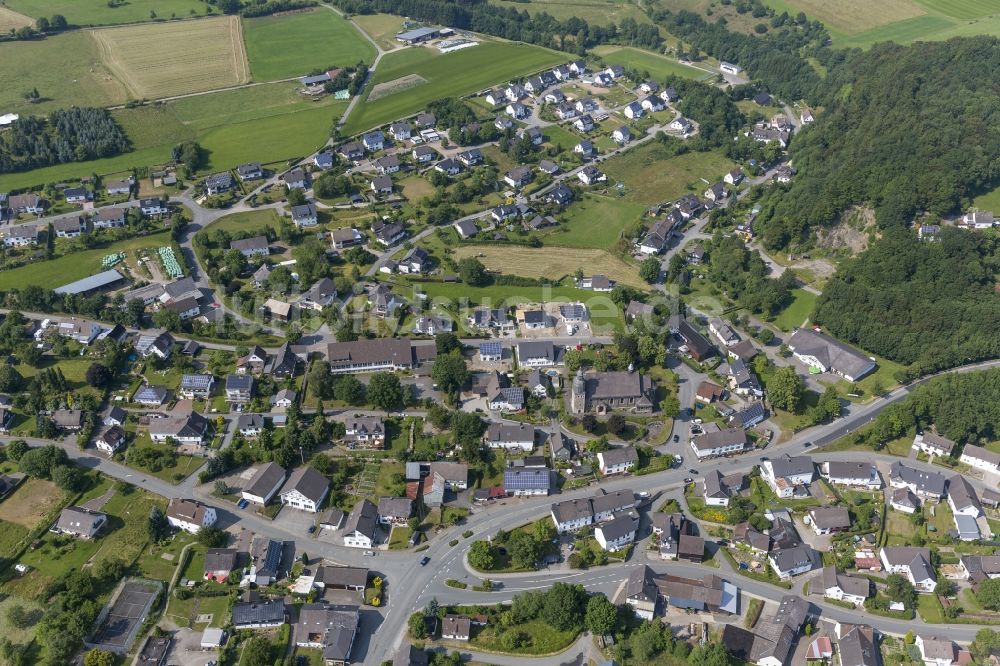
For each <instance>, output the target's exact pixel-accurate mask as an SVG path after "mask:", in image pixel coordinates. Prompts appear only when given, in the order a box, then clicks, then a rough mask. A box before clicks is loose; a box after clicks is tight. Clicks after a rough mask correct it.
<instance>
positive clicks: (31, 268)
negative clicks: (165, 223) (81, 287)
mask: <svg viewBox="0 0 1000 666" xmlns="http://www.w3.org/2000/svg"><path fill="white" fill-rule="evenodd" d="M169 244H170V234H169V232H167V231H163V232H159V233H155V234H149V235H148V236H139V237H137V238H130V239H128V240H124V241H120V242H117V243H111V244H109V245H106V246H104V247H100V248H94V249H90V250H82V251H80V252H72V253H70V254H66V255H64V256H62V257H57V258H55V259H52V260H50V261H38V262H35V263H31V264H27V265H25V266H20V267H18V268H15V269H13V270H9V271H4V274H3V284H4V287H5V288H8V289H13V288H18V289H23V288H24V287H26V286H28V285H39V286H41V287H45V288H46V289H55V288H56V287H59V286H62V285H64V284H67V283H69V282H73V281H74V280H79V279H81V278H85V277H87V276H88V275H93V274H95V273H98V272H99V271H101V270H102V269H101V259H102V258H103V257H104V256H105V255H108V254H114V253H116V252H126V251H128V250H134V249H138V248H147V247H149V248H158V247H161V246H164V245H169ZM63 372H65V370H63Z"/></svg>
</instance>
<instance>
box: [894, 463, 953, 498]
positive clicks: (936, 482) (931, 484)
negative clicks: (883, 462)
mask: <svg viewBox="0 0 1000 666" xmlns="http://www.w3.org/2000/svg"><path fill="white" fill-rule="evenodd" d="M889 477H890V478H892V479H899V480H901V481H902V482H903V483H906V484H907V485H913V486H914V488H916V490H917V491H918V492H921V493H925V494H928V495H937V496H939V497H940V496H943V495H944V489H945V483H946V481H945V478H944V475H943V474H940V473H938V472H925V471H923V470H918V469H914V468H912V467H907V466H906V465H904V464H902V463H900V462H894V463H892V465H891V466H890V467H889Z"/></svg>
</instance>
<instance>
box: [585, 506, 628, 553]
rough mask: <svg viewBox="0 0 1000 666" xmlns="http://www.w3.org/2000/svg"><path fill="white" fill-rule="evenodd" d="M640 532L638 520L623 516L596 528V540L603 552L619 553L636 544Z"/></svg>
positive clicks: (626, 515)
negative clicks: (636, 537) (637, 534)
mask: <svg viewBox="0 0 1000 666" xmlns="http://www.w3.org/2000/svg"><path fill="white" fill-rule="evenodd" d="M638 531H639V520H638V518H637V517H636V516H635V515H630V514H622V515H619V516H616V517H614V518H612V519H611V520H609V521H608V522H606V523H601V524H600V525H598V526H597V527H596V528H594V539H595V540H596V541H597V543H598V544H599V545H600V546H601V548H602V549H603V550H606V551H618V550H622V549H623V548H625V547H626V546H628V545H630V544H632V543H633V542H635V536H636V533H637V532H638Z"/></svg>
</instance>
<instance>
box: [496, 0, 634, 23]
mask: <svg viewBox="0 0 1000 666" xmlns="http://www.w3.org/2000/svg"><path fill="white" fill-rule="evenodd" d="M493 4H495V5H498V6H500V7H508V8H513V9H515V10H517V11H519V12H523V11H527V12H528V13H530V14H532V15H534V14H540V13H541V12H545V13H546V14H549V15H550V16H552V17H554V18H557V19H559V20H566V19H568V18H572V17H574V16H576V17H577V18H581V19H583V20H584V21H586V22H587V23H590V24H592V25H607V24H609V23H621V21H622V19H626V18H630V19H634V20H635V21H637V22H638V23H650V19H649V17H648V16H646V13H645V12H644V11H642V10H641V9H640V8H639V7H638V6H637V5H636V4H635V3H632V2H629V1H628V0H530V1H529V2H525V1H523V0H494V1H493Z"/></svg>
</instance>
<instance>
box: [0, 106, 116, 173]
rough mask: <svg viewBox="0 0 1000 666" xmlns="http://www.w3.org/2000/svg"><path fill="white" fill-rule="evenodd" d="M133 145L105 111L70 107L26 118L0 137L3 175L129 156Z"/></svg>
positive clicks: (0, 161)
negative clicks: (104, 158) (46, 115)
mask: <svg viewBox="0 0 1000 666" xmlns="http://www.w3.org/2000/svg"><path fill="white" fill-rule="evenodd" d="M131 149H132V144H131V142H130V141H129V139H128V137H127V136H126V135H125V131H124V130H123V129H122V128H121V127H120V126H119V125H118V123H117V122H115V120H114V118H112V117H111V114H110V113H108V112H107V111H106V110H105V109H96V108H92V107H71V108H69V109H58V110H56V111H53V112H52V113H51V114H50V115H49V117H48V119H45V118H40V117H38V116H26V117H23V118H20V119H18V120H15V121H14V123H13V124H12V125H11V128H10V130H9V131H7V132H4V133H2V134H0V173H12V172H17V171H30V170H32V169H37V168H39V167H44V166H50V165H53V164H64V163H67V162H84V161H87V160H93V159H98V158H101V157H112V156H114V155H119V154H121V153H126V152H128V151H130V150H131Z"/></svg>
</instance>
